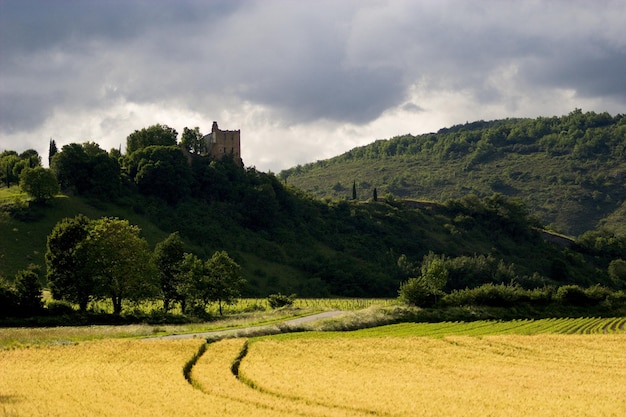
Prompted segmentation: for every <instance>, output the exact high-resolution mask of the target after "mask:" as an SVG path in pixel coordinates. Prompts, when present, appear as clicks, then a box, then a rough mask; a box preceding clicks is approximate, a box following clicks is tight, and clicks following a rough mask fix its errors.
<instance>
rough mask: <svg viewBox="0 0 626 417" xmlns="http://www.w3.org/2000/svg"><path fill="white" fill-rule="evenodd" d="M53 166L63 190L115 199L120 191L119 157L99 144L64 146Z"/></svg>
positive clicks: (53, 160)
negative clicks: (112, 155) (110, 153)
mask: <svg viewBox="0 0 626 417" xmlns="http://www.w3.org/2000/svg"><path fill="white" fill-rule="evenodd" d="M50 167H51V168H52V170H53V171H54V173H55V174H56V176H57V179H58V180H59V183H60V185H61V189H63V190H67V191H70V192H74V193H77V194H81V195H85V194H89V195H93V196H97V197H108V198H110V197H114V196H116V195H117V194H118V192H119V185H120V167H119V163H118V160H117V158H115V157H111V156H109V154H108V153H107V152H106V151H105V150H103V149H101V148H100V146H99V145H98V144H97V143H94V142H85V143H82V144H78V143H71V144H69V145H65V146H63V148H62V149H61V152H59V153H57V154H56V155H55V156H54V157H53V158H52V162H51V165H50Z"/></svg>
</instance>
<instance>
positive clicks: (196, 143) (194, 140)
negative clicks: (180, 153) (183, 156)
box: [180, 127, 207, 154]
mask: <svg viewBox="0 0 626 417" xmlns="http://www.w3.org/2000/svg"><path fill="white" fill-rule="evenodd" d="M202 137H203V135H202V133H200V128H199V127H194V128H193V129H189V128H187V127H185V128H184V129H183V135H182V136H181V138H180V143H181V144H182V145H183V146H184V147H185V149H187V151H189V152H193V153H195V154H202V153H205V152H206V151H207V144H206V143H205V142H204V141H203V140H202Z"/></svg>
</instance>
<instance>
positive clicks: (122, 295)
mask: <svg viewBox="0 0 626 417" xmlns="http://www.w3.org/2000/svg"><path fill="white" fill-rule="evenodd" d="M83 245H84V249H85V250H86V253H87V260H88V263H89V267H90V269H91V271H92V272H93V274H94V283H95V295H96V296H99V297H107V298H110V299H111V302H112V303H113V313H114V314H120V313H121V312H122V302H123V301H124V300H126V299H129V300H133V301H137V300H142V299H146V298H149V297H151V296H154V295H156V293H157V291H158V281H157V278H156V270H155V268H154V266H153V264H152V262H151V254H150V251H149V249H148V243H147V242H146V240H145V239H143V238H142V237H140V236H139V228H138V227H137V226H133V225H130V224H129V222H128V221H127V220H120V219H117V218H111V217H103V218H102V219H99V220H95V221H93V226H92V228H91V229H90V230H89V234H88V236H87V239H86V240H85V242H84V244H83Z"/></svg>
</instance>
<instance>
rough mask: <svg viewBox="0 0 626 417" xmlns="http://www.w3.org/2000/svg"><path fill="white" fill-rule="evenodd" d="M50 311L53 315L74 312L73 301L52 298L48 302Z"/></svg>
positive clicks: (47, 305) (47, 306)
mask: <svg viewBox="0 0 626 417" xmlns="http://www.w3.org/2000/svg"><path fill="white" fill-rule="evenodd" d="M46 309H47V310H48V313H49V314H50V315H52V316H65V315H70V314H74V311H75V310H74V307H73V306H72V304H71V303H68V302H67V301H62V300H50V301H48V303H47V304H46Z"/></svg>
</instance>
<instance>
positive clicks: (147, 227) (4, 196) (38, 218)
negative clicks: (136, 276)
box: [0, 186, 167, 279]
mask: <svg viewBox="0 0 626 417" xmlns="http://www.w3.org/2000/svg"><path fill="white" fill-rule="evenodd" d="M18 190H19V188H18V187H16V186H15V187H11V188H10V189H8V190H7V189H6V188H0V202H2V201H3V200H4V201H6V200H13V199H15V198H24V196H23V195H21V194H20V193H19V191H18ZM80 213H82V214H84V215H86V216H88V217H90V218H93V219H96V218H100V217H103V216H114V217H119V218H123V219H127V220H129V221H130V222H131V223H132V224H135V225H138V226H139V227H140V228H141V231H142V235H143V237H145V238H146V240H147V241H148V242H149V243H150V244H151V245H152V246H153V245H154V244H155V243H156V242H158V241H160V240H162V239H164V238H165V237H166V236H167V233H165V232H164V231H162V230H160V229H159V228H158V227H156V226H155V225H154V224H152V223H151V222H149V221H148V220H146V218H145V217H142V216H140V215H137V214H136V213H134V212H132V211H130V210H126V209H124V208H121V207H119V206H114V205H108V204H103V203H100V202H98V203H97V204H95V203H92V204H90V203H89V201H88V200H85V199H83V198H80V197H67V196H64V195H59V196H57V197H56V198H55V199H54V200H53V201H52V202H51V203H50V204H49V206H48V207H42V208H35V209H34V210H33V211H32V217H31V218H30V219H29V220H28V221H18V220H15V219H13V218H11V217H10V216H9V215H8V214H7V213H5V212H0V236H2V239H0V274H2V275H3V276H5V277H6V278H9V279H12V278H13V276H14V275H15V273H16V272H17V271H18V270H20V269H23V268H25V267H26V266H27V265H28V264H29V263H34V264H38V265H41V266H43V265H45V260H44V255H45V252H46V238H47V236H48V235H49V234H50V232H51V231H52V228H53V227H54V225H55V224H56V223H57V222H58V221H59V220H61V219H63V218H65V217H74V216H76V215H77V214H80Z"/></svg>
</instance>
